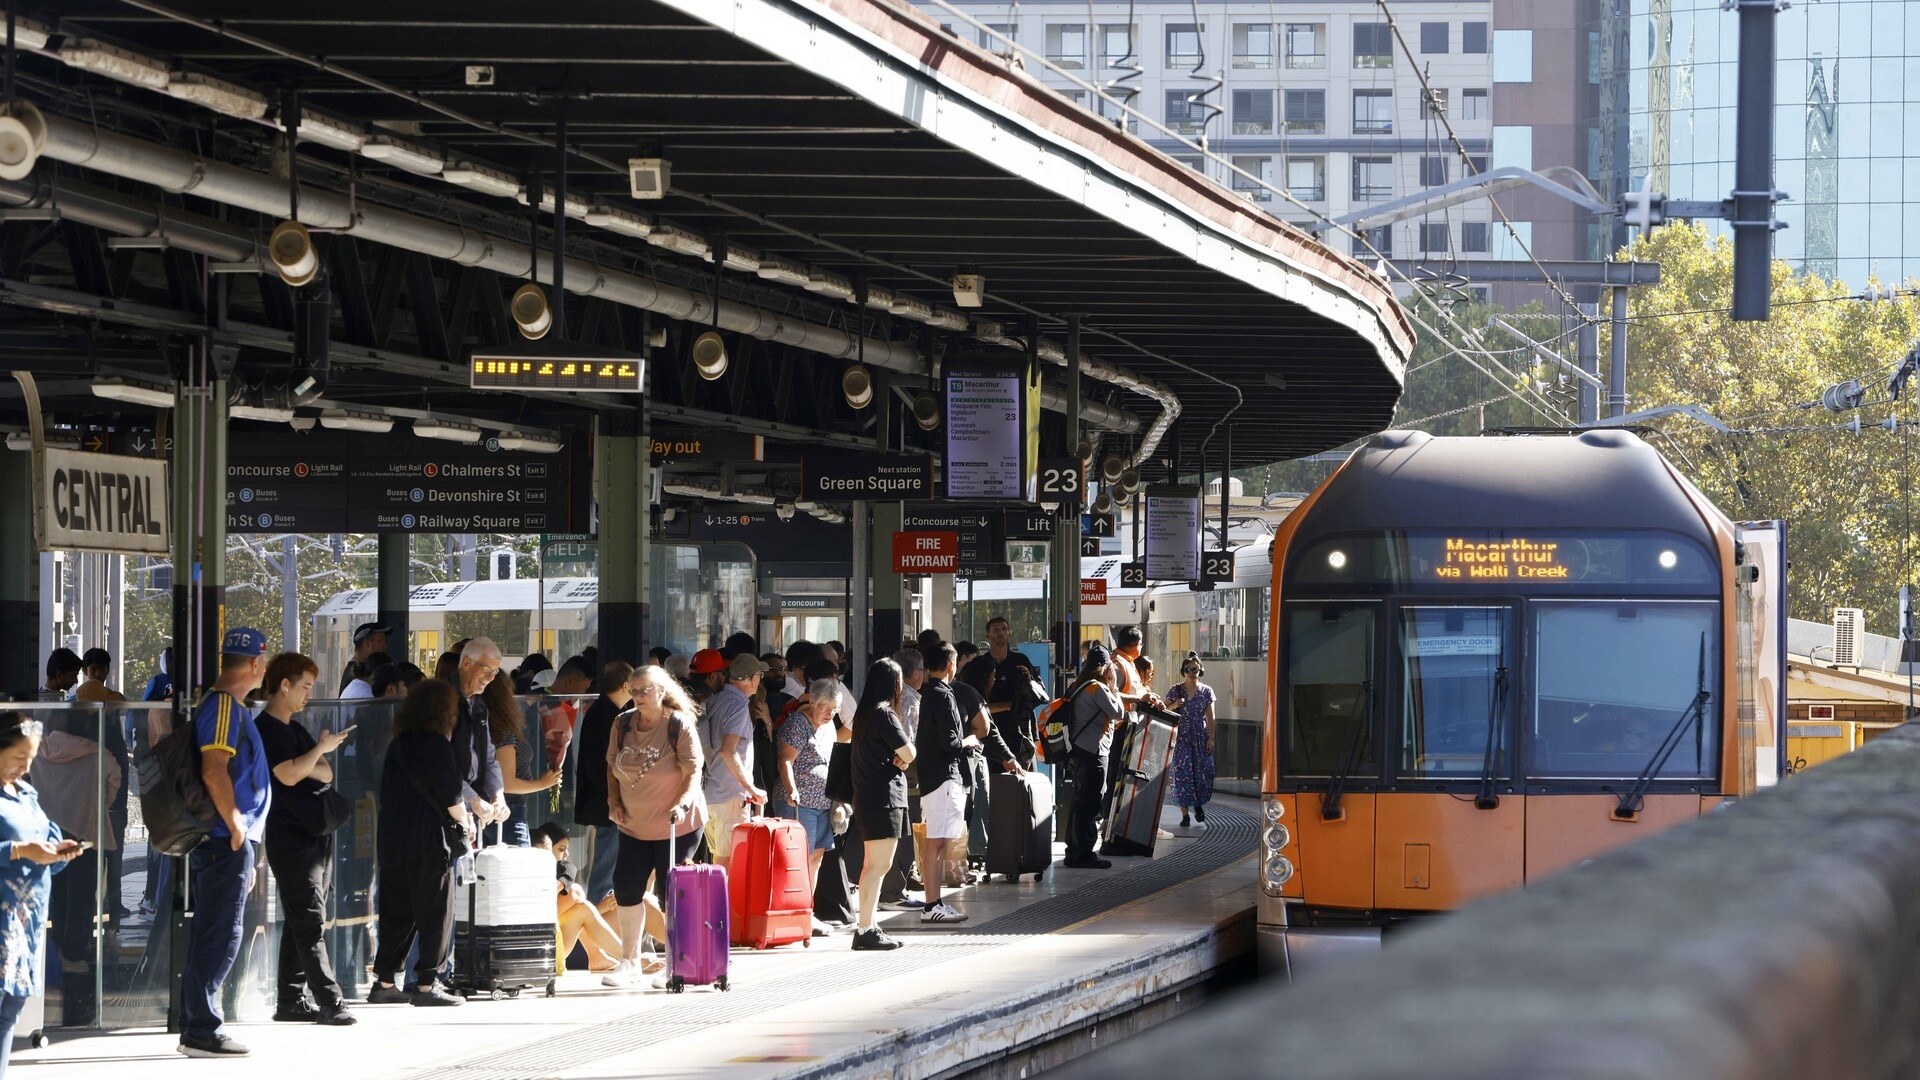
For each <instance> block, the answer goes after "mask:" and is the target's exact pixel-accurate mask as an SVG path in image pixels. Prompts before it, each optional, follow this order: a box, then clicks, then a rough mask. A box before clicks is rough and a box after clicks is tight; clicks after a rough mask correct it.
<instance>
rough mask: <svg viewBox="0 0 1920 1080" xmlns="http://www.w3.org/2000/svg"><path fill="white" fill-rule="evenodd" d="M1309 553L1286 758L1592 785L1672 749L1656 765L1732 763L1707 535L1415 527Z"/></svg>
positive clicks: (1661, 772) (1694, 775) (1289, 656)
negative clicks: (1724, 737) (1724, 732)
mask: <svg viewBox="0 0 1920 1080" xmlns="http://www.w3.org/2000/svg"><path fill="white" fill-rule="evenodd" d="M1296 550H1297V552H1298V554H1297V555H1295V556H1292V557H1290V558H1289V559H1288V563H1287V566H1286V568H1285V574H1286V586H1285V588H1284V590H1283V598H1284V599H1283V602H1282V605H1281V612H1280V619H1281V623H1280V625H1281V628H1282V635H1283V639H1284V640H1283V643H1282V648H1283V654H1282V657H1281V660H1280V663H1281V686H1282V692H1281V694H1280V695H1279V698H1278V701H1277V702H1276V704H1277V706H1278V708H1277V713H1278V719H1279V721H1280V724H1281V736H1282V737H1281V738H1280V739H1279V740H1278V749H1279V750H1280V753H1281V762H1280V766H1281V771H1282V772H1283V773H1284V774H1287V775H1291V776H1294V777H1298V778H1302V779H1309V780H1310V779H1311V778H1314V777H1353V778H1361V777H1373V778H1379V779H1385V780H1387V781H1388V782H1405V781H1410V782H1414V783H1416V784H1419V783H1420V782H1427V783H1441V784H1445V783H1447V782H1449V781H1452V782H1455V783H1460V782H1467V783H1471V782H1473V781H1476V780H1479V779H1481V778H1483V777H1489V776H1490V777H1500V778H1512V777H1515V775H1516V769H1517V770H1518V771H1519V772H1520V773H1521V774H1523V775H1524V777H1525V778H1526V782H1527V783H1529V784H1542V783H1544V784H1549V785H1553V786H1564V785H1577V786H1587V785H1591V784H1593V783H1595V782H1600V781H1613V780H1623V779H1626V780H1631V779H1633V778H1636V777H1639V776H1641V775H1643V774H1645V773H1646V771H1647V770H1648V769H1649V768H1650V767H1652V766H1653V764H1654V759H1655V758H1656V757H1658V756H1659V755H1660V754H1661V753H1662V752H1663V751H1664V753H1665V758H1664V761H1663V762H1660V763H1659V764H1658V767H1657V768H1654V769H1653V771H1652V774H1651V775H1652V778H1653V779H1655V780H1697V779H1707V778H1711V777H1712V776H1713V775H1714V774H1715V772H1716V769H1717V766H1718V762H1719V730H1720V728H1719V724H1718V717H1719V704H1718V703H1719V700H1720V690H1721V688H1720V682H1721V674H1720V671H1721V668H1720V657H1721V647H1722V643H1721V640H1720V639H1721V606H1720V599H1719V596H1720V577H1719V573H1718V570H1717V568H1716V566H1715V563H1714V560H1713V558H1712V557H1711V556H1710V555H1709V554H1708V552H1707V551H1706V550H1705V549H1704V548H1702V547H1701V546H1700V545H1699V544H1698V543H1697V542H1695V541H1694V540H1692V539H1690V538H1687V537H1683V536H1678V535H1672V534H1666V533H1653V532H1614V533H1595V532H1567V533H1549V532H1535V533H1518V532H1489V531H1474V530H1451V531H1405V532H1390V533H1384V534H1382V533H1374V534H1353V535H1337V536H1328V537H1322V538H1318V539H1315V540H1312V541H1310V542H1308V543H1306V544H1303V545H1300V546H1299V547H1298V548H1297V549H1296ZM1516 737H1517V741H1516ZM1669 744H1671V748H1670V749H1668V746H1669ZM1383 759H1384V760H1383ZM1383 772H1384V776H1383Z"/></svg>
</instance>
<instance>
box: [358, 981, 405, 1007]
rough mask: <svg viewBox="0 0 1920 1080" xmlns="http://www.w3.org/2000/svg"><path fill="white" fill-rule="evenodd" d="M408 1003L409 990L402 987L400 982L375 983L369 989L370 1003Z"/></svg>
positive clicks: (368, 1002) (368, 999)
mask: <svg viewBox="0 0 1920 1080" xmlns="http://www.w3.org/2000/svg"><path fill="white" fill-rule="evenodd" d="M406 1003H407V992H406V991H405V990H402V989H400V984H398V983H387V984H382V983H374V984H373V988H372V989H371V990H368V991H367V1004H369V1005H405V1004H406Z"/></svg>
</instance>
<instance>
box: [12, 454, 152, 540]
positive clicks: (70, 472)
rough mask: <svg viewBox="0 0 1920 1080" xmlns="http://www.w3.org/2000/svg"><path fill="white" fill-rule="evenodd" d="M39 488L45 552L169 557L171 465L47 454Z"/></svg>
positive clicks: (38, 526) (38, 523)
mask: <svg viewBox="0 0 1920 1080" xmlns="http://www.w3.org/2000/svg"><path fill="white" fill-rule="evenodd" d="M39 489H40V499H39V502H40V505H39V507H38V510H39V513H37V514H36V515H35V516H34V532H35V534H36V535H35V539H36V540H37V541H38V542H39V547H40V550H42V551H58V550H61V549H72V550H79V551H106V552H113V553H116V554H122V555H165V554H167V545H168V542H169V540H170V539H171V535H170V533H171V530H170V529H169V528H168V523H167V509H168V501H167V500H168V495H167V463H166V462H165V461H159V460H155V459H154V458H139V457H124V456H121V455H118V454H87V453H82V452H79V451H75V450H47V451H45V452H44V458H43V460H42V462H41V469H40V478H39Z"/></svg>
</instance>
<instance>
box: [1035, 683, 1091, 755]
mask: <svg viewBox="0 0 1920 1080" xmlns="http://www.w3.org/2000/svg"><path fill="white" fill-rule="evenodd" d="M1092 685H1093V680H1092V679H1082V680H1080V681H1079V682H1077V683H1074V684H1073V688H1072V689H1070V690H1068V691H1067V693H1066V696H1064V697H1058V698H1055V699H1053V700H1052V701H1050V702H1048V703H1047V704H1046V705H1044V706H1042V707H1041V709H1040V713H1039V716H1038V720H1039V723H1040V743H1039V745H1038V746H1036V747H1035V748H1034V749H1035V750H1037V751H1038V752H1039V755H1040V757H1042V758H1043V759H1045V760H1047V761H1050V762H1052V763H1053V764H1055V765H1065V764H1066V763H1067V756H1068V755H1069V754H1071V753H1073V735H1072V733H1071V732H1069V731H1068V730H1067V725H1068V723H1069V722H1071V721H1072V719H1073V709H1072V708H1071V707H1070V705H1069V702H1071V701H1072V700H1073V699H1074V698H1075V697H1077V696H1079V694H1080V691H1082V690H1085V689H1086V688H1087V687H1089V686H1092Z"/></svg>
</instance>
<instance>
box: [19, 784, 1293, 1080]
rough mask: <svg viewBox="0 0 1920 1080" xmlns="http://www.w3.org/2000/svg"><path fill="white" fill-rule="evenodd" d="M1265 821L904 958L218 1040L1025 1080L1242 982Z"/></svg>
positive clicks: (367, 1010) (990, 903)
mask: <svg viewBox="0 0 1920 1080" xmlns="http://www.w3.org/2000/svg"><path fill="white" fill-rule="evenodd" d="M1256 811H1257V806H1256V805H1255V804H1254V803H1252V802H1251V801H1249V800H1245V799H1238V798H1234V797H1230V796H1229V797H1221V798H1218V799H1216V800H1215V802H1214V803H1213V804H1212V805H1211V806H1210V813H1209V821H1208V824H1207V826H1205V827H1193V828H1188V829H1181V828H1179V827H1178V816H1179V811H1178V810H1177V809H1176V808H1171V807H1169V808H1168V810H1167V812H1166V814H1165V815H1163V817H1162V820H1161V827H1162V835H1161V838H1160V840H1159V842H1158V844H1157V845H1156V851H1155V856H1154V857H1153V858H1152V859H1144V858H1118V859H1115V860H1114V866H1113V868H1112V869H1110V870H1068V869H1063V868H1061V867H1060V866H1058V864H1057V860H1058V859H1059V857H1060V853H1061V848H1060V845H1055V859H1056V865H1055V866H1054V867H1053V868H1052V869H1050V870H1049V871H1048V872H1047V874H1046V877H1045V879H1044V880H1042V881H1039V882H1035V881H1032V880H1031V879H1025V880H1022V881H1021V882H1019V883H1018V884H1008V883H1005V882H1003V881H999V880H995V881H994V882H991V883H986V884H980V885H974V886H970V887H967V888H965V889H960V890H950V891H949V892H950V899H952V901H953V903H954V904H955V906H956V907H959V908H960V909H962V910H964V911H966V912H967V913H968V914H969V915H970V920H969V921H968V922H967V923H964V924H961V925H960V926H959V927H957V928H950V927H941V928H938V929H935V928H931V927H925V928H923V927H922V925H921V924H920V922H919V915H918V914H917V913H915V912H882V915H881V917H882V920H883V925H884V926H885V927H886V928H887V930H888V932H889V933H892V934H894V935H895V936H896V937H898V938H899V939H900V940H902V941H903V942H905V945H904V947H902V948H900V949H897V950H895V951H892V952H886V953H853V952H852V951H851V946H852V936H851V934H848V933H838V934H835V935H834V936H832V937H829V938H821V939H815V940H814V942H813V944H812V945H811V946H810V947H806V948H802V947H800V946H797V945H796V946H786V947H784V948H780V949H774V950H769V951H766V952H757V951H754V950H748V949H738V948H736V949H735V950H734V951H733V955H732V962H731V967H732V972H731V982H732V989H731V990H730V991H729V992H726V993H721V992H718V991H715V990H712V989H710V988H708V989H696V990H689V991H687V992H686V993H685V994H679V995H676V994H670V993H668V992H666V991H664V990H650V989H624V990H609V989H605V988H603V987H602V986H601V985H600V976H599V975H597V974H591V975H590V974H572V973H570V974H568V975H566V976H563V977H562V978H561V979H560V981H559V986H558V993H557V994H556V996H554V997H552V998H546V997H542V996H538V995H537V993H534V992H530V993H528V994H525V995H522V996H521V997H519V998H517V999H511V1000H508V999H501V1000H491V1001H489V1000H474V1001H469V1002H468V1003H467V1004H466V1005H465V1006H463V1007H460V1008H457V1009H416V1008H413V1007H411V1006H408V1005H387V1006H366V1005H360V1006H356V1007H355V1014H356V1015H357V1016H358V1017H359V1018H360V1023H359V1024H358V1025H356V1026H354V1027H351V1028H321V1027H317V1026H314V1025H307V1024H276V1023H273V1022H271V1021H270V1020H268V1019H267V1018H266V1017H264V1016H260V1017H243V1018H241V1019H240V1020H239V1021H238V1022H235V1023H232V1024H230V1031H231V1033H232V1034H233V1036H234V1037H235V1038H237V1039H239V1040H240V1041H241V1042H243V1043H245V1044H247V1045H248V1046H249V1047H251V1048H252V1050H253V1054H252V1057H251V1058H250V1059H249V1060H248V1063H247V1064H244V1065H243V1064H239V1063H235V1065H234V1068H237V1069H245V1070H247V1071H248V1072H249V1073H254V1074H259V1073H260V1072H261V1071H262V1070H264V1071H265V1074H266V1075H271V1076H273V1077H274V1078H275V1080H304V1078H308V1077H312V1078H315V1080H323V1078H324V1080H340V1078H341V1077H343V1076H351V1077H355V1078H375V1077H393V1078H406V1080H428V1078H430V1077H432V1078H445V1077H460V1078H467V1080H519V1078H527V1077H542V1078H555V1080H564V1078H574V1080H586V1078H599V1077H617V1076H638V1075H647V1076H693V1075H698V1076H710V1077H727V1078H760V1077H768V1078H771V1077H781V1078H789V1077H794V1078H797V1077H826V1076H863V1077H868V1076H871V1077H939V1076H951V1075H960V1074H966V1073H994V1072H996V1071H998V1070H997V1069H996V1066H1002V1067H1005V1068H1006V1071H1007V1072H1008V1073H1009V1074H1010V1075H1025V1074H1026V1073H1027V1071H1028V1064H1027V1063H1028V1062H1031V1063H1032V1064H1033V1065H1035V1066H1042V1065H1044V1064H1045V1063H1048V1062H1050V1061H1058V1060H1063V1059H1065V1058H1067V1057H1071V1056H1073V1055H1074V1054H1075V1053H1077V1052H1078V1050H1079V1049H1084V1048H1090V1047H1093V1046H1098V1045H1104V1044H1106V1043H1109V1042H1111V1041H1112V1039H1113V1038H1115V1037H1119V1036H1120V1035H1123V1034H1124V1033H1125V1032H1126V1031H1128V1030H1130V1029H1131V1028H1132V1027H1133V1026H1135V1025H1136V1024H1138V1023H1139V1022H1140V1021H1139V1017H1142V1016H1145V1015H1150V1014H1153V1013H1155V1011H1156V1010H1157V1011H1158V1013H1160V1014H1169V1015H1170V1014H1171V1013H1172V1012H1174V1011H1178V1007H1177V1004H1176V1003H1177V1002H1178V1001H1179V999H1180V997H1181V995H1183V994H1195V993H1200V994H1203V993H1204V989H1205V987H1206V986H1207V984H1208V983H1210V982H1211V981H1212V980H1213V979H1214V978H1215V977H1216V976H1218V975H1219V974H1220V973H1222V972H1223V971H1226V970H1230V969H1233V968H1235V967H1236V966H1243V965H1246V964H1250V963H1251V956H1252V953H1253V949H1254V926H1253V908H1254V889H1255V886H1254V873H1253V854H1254V849H1255V846H1256V844H1257V834H1256V828H1257V817H1256ZM955 893H957V894H958V895H957V897H955V896H952V895H951V894H955ZM1130 1018H1131V1019H1130ZM1103 1029H1104V1030H1103ZM177 1042H178V1038H177V1036H174V1035H169V1034H167V1033H166V1032H165V1031H161V1030H157V1029H152V1028H147V1029H131V1030H121V1031H113V1032H103V1033H91V1032H58V1031H57V1032H55V1033H54V1042H53V1043H52V1045H50V1046H48V1047H46V1048H44V1049H39V1050H23V1051H21V1052H19V1053H17V1054H16V1055H15V1056H14V1067H15V1068H16V1069H18V1070H19V1073H18V1075H21V1076H26V1077H33V1078H38V1080H56V1078H59V1080H64V1078H67V1077H75V1078H78V1077H93V1076H98V1075H100V1074H101V1071H102V1066H105V1065H108V1064H109V1063H116V1064H134V1063H137V1065H138V1067H139V1070H140V1075H141V1076H142V1077H144V1078H151V1080H165V1078H167V1077H174V1076H178V1077H182V1078H185V1077H188V1076H193V1077H204V1076H205V1075H206V1070H207V1069H208V1068H210V1067H211V1068H216V1069H218V1068H220V1066H218V1065H209V1064H208V1063H206V1062H202V1061H194V1060H189V1059H187V1058H185V1057H182V1056H180V1055H179V1054H178V1053H177V1052H176V1051H175V1045H176V1043H177Z"/></svg>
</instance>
